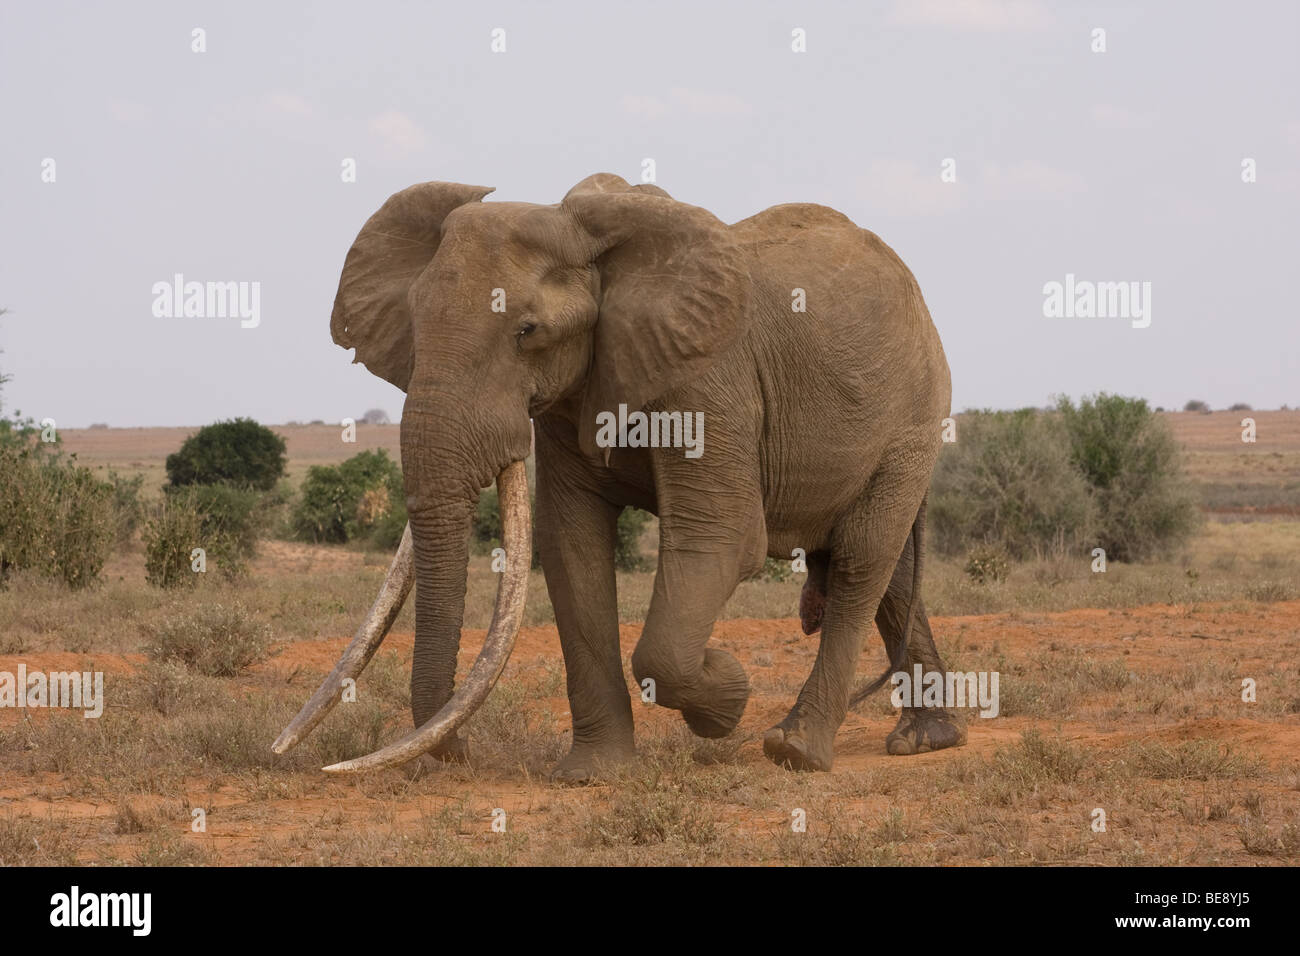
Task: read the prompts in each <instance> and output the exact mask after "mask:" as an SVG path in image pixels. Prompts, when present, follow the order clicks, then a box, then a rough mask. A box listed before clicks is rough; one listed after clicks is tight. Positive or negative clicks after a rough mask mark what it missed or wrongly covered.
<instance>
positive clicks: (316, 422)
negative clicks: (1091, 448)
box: [56, 395, 1300, 431]
mask: <svg viewBox="0 0 1300 956" xmlns="http://www.w3.org/2000/svg"><path fill="white" fill-rule="evenodd" d="M1126 397H1127V398H1141V396H1140V395H1130V396H1126ZM1071 398H1072V399H1073V400H1074V401H1076V402H1077V401H1078V399H1077V398H1075V397H1074V396H1071ZM1147 405H1148V406H1149V407H1150V408H1151V409H1152V410H1153V411H1156V412H1159V413H1161V414H1165V415H1171V414H1178V415H1212V414H1218V413H1221V412H1232V411H1251V412H1300V406H1296V407H1286V408H1256V407H1251V408H1249V409H1235V410H1234V409H1231V408H1214V407H1211V408H1210V409H1209V411H1187V410H1184V409H1182V408H1166V407H1163V406H1156V405H1152V404H1151V403H1150V402H1149V401H1148V402H1147ZM1025 408H1033V409H1037V410H1039V411H1050V410H1051V406H1048V405H1020V406H1017V407H1015V408H963V409H960V410H957V411H954V412H953V415H967V414H970V413H972V412H1016V411H1020V410H1021V409H1025ZM246 417H248V416H243V415H231V416H226V417H223V418H214V419H213V420H212V421H210V422H198V423H195V422H190V423H188V424H183V425H115V424H113V423H112V422H92V423H91V424H89V425H64V424H63V423H61V422H56V427H57V429H58V430H59V431H90V430H92V429H95V430H102V429H107V430H110V431H111V430H114V429H117V430H121V431H127V430H129V429H139V430H144V429H150V428H169V429H182V428H204V427H206V426H208V425H212V424H214V423H216V422H219V421H229V420H230V419H232V418H246ZM389 418H390V420H389V421H388V422H385V423H380V424H373V423H371V424H367V423H363V422H362V421H361V420H360V419H359V418H355V416H354V419H355V421H356V425H357V428H359V429H360V428H398V427H400V426H401V419H400V417H399V416H392V415H390V416H389ZM254 420H255V421H257V423H258V424H259V425H265V426H266V427H267V428H339V427H342V419H339V421H337V422H335V421H327V420H325V419H311V420H302V419H290V420H289V421H285V422H274V421H261V420H260V419H254Z"/></svg>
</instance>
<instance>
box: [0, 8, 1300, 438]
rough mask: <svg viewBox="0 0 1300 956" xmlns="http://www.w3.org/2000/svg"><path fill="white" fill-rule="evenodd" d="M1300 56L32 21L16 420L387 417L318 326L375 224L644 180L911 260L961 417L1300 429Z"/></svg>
mask: <svg viewBox="0 0 1300 956" xmlns="http://www.w3.org/2000/svg"><path fill="white" fill-rule="evenodd" d="M195 30H200V31H202V33H201V34H199V35H197V38H196V34H195V32H194V31H195ZM494 31H502V32H495V33H494ZM1098 31H1101V32H1098ZM1297 36H1300V4H1294V3H1290V2H1275V3H1264V2H1245V3H1228V2H1224V3H1196V2H1188V3H1176V2H1169V3H1156V2H1146V3H1143V2H1137V3H1114V4H1094V3H1071V4H1068V5H1067V4H1057V3H1048V2H1042V3H1040V2H1035V0H1006V2H996V0H968V2H948V0H916V2H910V3H904V2H899V3H894V2H877V3H854V2H809V0H798V2H791V3H762V2H747V3H704V2H699V0H693V2H689V3H675V2H669V0H660V2H656V3H653V4H641V3H635V4H634V3H623V2H619V0H602V2H597V3H563V2H555V3H545V4H542V3H532V2H518V3H469V2H459V3H427V2H426V3H410V4H407V3H392V2H385V0H367V2H365V3H356V2H320V3H312V4H310V5H307V4H301V5H291V4H267V3H241V2H235V3H231V2H221V3H218V2H208V3H183V2H182V3H162V2H159V3H134V2H123V3H114V4H91V3H73V4H64V3H58V2H46V0H39V2H37V0H7V2H6V3H5V4H4V5H3V7H0V307H4V308H8V309H9V310H10V311H9V314H8V315H5V316H4V317H3V318H0V350H3V355H0V372H3V373H5V374H7V375H10V376H12V381H10V382H9V383H7V384H6V385H5V386H4V391H3V394H2V395H0V398H2V399H3V403H4V411H5V412H6V413H11V412H13V411H14V410H15V409H21V411H22V413H23V415H24V416H29V415H30V416H32V417H34V418H36V419H38V420H39V419H42V418H46V417H49V418H53V419H54V420H55V421H56V422H57V424H58V425H59V426H61V427H84V426H87V425H89V424H91V423H98V422H104V423H107V424H110V425H113V426H161V425H199V424H204V423H207V422H211V421H216V420H218V419H225V418H232V417H235V416H245V415H246V416H251V417H253V418H256V419H258V420H259V421H262V422H266V423H273V424H275V423H284V422H287V421H294V420H298V421H309V420H313V419H322V420H325V421H339V420H341V419H342V418H344V417H359V416H360V415H361V414H362V413H363V412H364V411H365V410H366V409H369V408H373V407H378V408H383V409H385V410H387V411H388V413H389V414H390V415H391V416H392V417H393V419H394V420H396V419H397V418H398V416H399V415H400V413H401V407H402V398H403V396H402V394H401V392H400V391H398V390H397V389H396V388H394V387H393V386H391V385H388V384H387V383H385V382H383V381H381V380H379V379H377V378H375V377H374V376H372V375H370V374H369V373H368V372H367V371H366V370H365V369H364V368H363V367H362V366H360V365H351V364H349V363H350V361H351V353H350V352H348V351H345V350H343V349H341V348H339V347H338V346H336V345H334V344H333V342H332V341H331V340H330V333H329V316H330V311H331V308H332V303H333V299H334V293H335V291H336V288H337V285H338V275H339V270H340V268H341V267H342V264H343V258H344V256H345V254H346V253H347V250H348V247H349V246H350V245H351V243H352V240H353V238H354V237H355V235H356V233H357V231H358V230H359V229H360V227H361V225H362V224H363V223H364V222H365V220H366V218H367V217H369V216H370V214H371V213H372V212H374V211H375V209H377V208H378V207H379V205H380V204H382V202H383V201H384V199H385V198H387V197H388V196H389V195H390V194H392V193H394V192H396V191H398V190H400V189H402V188H405V187H406V186H409V185H411V184H413V183H417V182H424V181H428V180H446V181H454V182H463V183H472V184H481V185H486V186H495V187H496V190H497V191H496V192H495V193H494V194H493V195H492V196H491V197H489V200H488V201H492V200H523V201H529V202H540V203H552V202H558V201H559V200H560V199H561V198H562V197H563V195H564V194H565V192H567V191H568V189H569V188H570V187H571V186H572V185H574V184H575V183H577V182H578V181H579V180H581V179H583V178H585V177H586V176H588V175H590V174H592V173H595V172H613V173H617V174H619V175H621V176H623V177H624V178H626V179H628V180H629V181H631V182H637V181H641V179H642V176H643V171H644V169H645V168H646V167H645V160H647V159H650V160H653V166H654V176H655V181H656V182H657V183H658V184H659V185H660V186H662V187H663V188H665V189H666V190H668V192H670V193H671V194H672V195H673V196H674V197H675V198H677V199H680V200H682V201H684V202H689V203H693V204H695V205H699V206H703V207H705V208H707V209H709V210H710V211H711V212H713V213H714V214H715V215H717V216H718V217H720V218H721V219H723V220H724V221H726V222H735V221H738V220H740V219H743V218H746V217H747V216H750V215H752V214H754V213H756V212H758V211H760V210H762V209H765V208H767V207H768V206H772V205H776V204H779V203H786V202H815V203H822V204H825V205H828V206H831V207H833V208H835V209H838V210H840V211H841V212H843V213H845V214H846V215H848V216H849V217H850V218H851V219H853V220H854V221H855V222H856V223H858V224H859V225H860V226H862V227H864V228H867V229H870V230H872V231H873V232H875V233H877V234H878V235H879V236H880V237H881V238H883V239H884V240H885V241H886V242H887V243H889V244H890V245H891V246H893V248H894V249H895V250H896V251H897V252H898V253H899V255H900V256H901V257H902V258H903V260H904V261H905V262H906V263H907V264H908V265H909V267H910V268H911V269H912V271H913V273H914V274H915V275H916V277H917V280H918V281H919V283H920V286H921V290H922V292H923V294H924V296H925V299H926V302H927V304H928V306H929V309H930V312H931V315H932V316H933V318H934V321H935V324H936V326H937V327H938V329H939V333H940V335H941V337H942V339H943V342H944V347H945V350H946V352H947V356H948V363H949V365H950V367H951V369H952V379H953V407H954V409H956V410H960V409H963V408H1014V407H1021V406H1026V405H1044V404H1047V403H1048V402H1049V401H1050V400H1051V399H1052V397H1053V396H1056V395H1068V396H1071V397H1075V398H1078V397H1079V396H1081V395H1084V394H1093V393H1096V392H1100V391H1106V392H1114V393H1120V394H1124V395H1137V396H1142V397H1145V398H1146V399H1148V400H1149V401H1150V402H1151V404H1152V405H1157V406H1164V407H1168V408H1173V407H1182V405H1183V403H1184V402H1186V401H1187V400H1189V399H1193V398H1195V399H1202V400H1205V401H1208V402H1209V403H1210V404H1211V405H1212V406H1214V407H1216V408H1218V407H1226V406H1227V405H1228V404H1230V403H1233V402H1247V403H1250V404H1252V405H1253V406H1254V407H1255V408H1276V407H1278V406H1280V405H1282V404H1288V405H1290V406H1292V407H1296V406H1300V321H1298V320H1300V315H1297V308H1296V296H1295V292H1294V282H1295V277H1296V275H1297V252H1298V251H1300V238H1298V233H1297V226H1298V224H1300V58H1298V57H1297V56H1296V55H1295V49H1294V47H1295V41H1296V37H1297ZM200 40H201V41H202V42H201V43H200ZM503 42H504V51H499V52H498V51H494V50H493V46H494V43H495V45H496V46H497V47H498V48H499V47H500V46H501V45H502V43H503ZM196 46H202V47H203V50H202V51H201V52H198V51H196V49H195V47H196ZM800 46H802V47H803V49H802V50H796V47H800ZM348 161H351V162H352V163H354V164H355V181H345V179H347V178H348V177H346V176H345V175H344V166H345V163H346V162H348ZM177 274H180V275H182V276H183V277H184V281H186V282H190V281H197V282H205V283H206V282H236V283H245V284H246V285H244V286H243V288H244V290H245V291H246V292H248V293H250V294H251V290H252V289H253V288H254V285H253V284H254V283H256V289H257V292H258V310H257V320H256V324H253V323H252V321H251V320H243V321H241V319H240V318H239V317H238V315H229V316H225V317H223V316H219V315H209V316H206V317H186V316H185V315H184V314H183V310H180V311H176V310H173V311H174V312H175V314H172V312H171V311H169V310H168V307H167V305H166V303H162V304H161V305H160V303H159V301H158V300H159V297H160V295H161V293H159V292H158V291H157V288H158V286H159V284H160V283H161V284H162V285H163V286H170V285H171V284H172V283H173V281H174V276H176V275H177ZM1067 276H1070V277H1073V278H1072V279H1069V280H1067ZM1052 283H1059V284H1060V288H1061V289H1069V290H1070V291H1069V293H1068V294H1069V295H1070V298H1071V304H1072V305H1074V304H1077V305H1078V306H1079V308H1078V309H1075V308H1070V309H1067V310H1066V314H1064V315H1062V314H1060V310H1059V309H1057V310H1053V309H1052V308H1050V307H1048V305H1047V301H1048V299H1049V298H1050V296H1049V293H1048V291H1047V290H1048V289H1050V288H1051V284H1052ZM1067 283H1068V285H1067ZM1090 283H1136V285H1135V286H1131V287H1130V286H1126V287H1125V288H1131V289H1132V291H1133V293H1134V295H1133V297H1132V299H1131V301H1130V303H1129V311H1128V312H1123V311H1120V312H1119V314H1114V313H1115V312H1116V311H1117V308H1113V309H1111V310H1109V311H1110V312H1111V313H1112V314H1104V313H1106V312H1107V310H1106V309H1099V308H1094V310H1093V311H1094V313H1095V312H1097V311H1100V312H1102V313H1103V314H1091V315H1090V314H1088V307H1087V304H1086V302H1085V301H1083V300H1082V299H1080V300H1078V301H1077V302H1076V301H1075V299H1074V295H1079V294H1082V293H1079V292H1078V291H1077V290H1079V289H1081V288H1083V284H1090ZM1114 288H1116V287H1112V291H1113V289H1114ZM1105 301H1107V300H1106V297H1105V296H1101V297H1098V299H1097V302H1098V303H1101V302H1105ZM1121 304H1122V303H1120V302H1119V300H1118V299H1115V300H1114V301H1113V302H1110V305H1112V306H1118V305H1121ZM1139 305H1140V306H1141V308H1140V309H1139V308H1138V306H1139ZM160 313H161V314H160ZM1071 313H1075V314H1071ZM1078 313H1082V314H1078ZM1139 313H1140V314H1139ZM246 326H247V327H246Z"/></svg>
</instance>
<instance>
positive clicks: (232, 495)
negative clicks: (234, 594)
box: [171, 485, 263, 576]
mask: <svg viewBox="0 0 1300 956" xmlns="http://www.w3.org/2000/svg"><path fill="white" fill-rule="evenodd" d="M171 493H172V494H188V495H189V496H190V498H191V500H192V501H193V502H194V505H195V507H196V508H197V509H198V511H199V514H201V515H202V516H203V521H202V534H203V540H204V541H206V542H208V557H210V558H211V557H215V558H216V559H217V563H218V564H219V565H220V566H221V568H222V571H223V572H224V573H226V574H227V575H228V576H234V575H237V574H242V573H243V571H244V569H245V568H246V566H247V563H248V560H249V559H250V558H252V557H253V556H254V555H256V553H257V538H258V533H259V531H260V529H261V509H262V501H263V496H262V495H260V494H258V493H257V492H256V491H253V490H251V489H248V488H235V487H232V486H230V485H196V486H194V487H193V488H189V489H183V490H181V489H178V490H176V491H173V492H171Z"/></svg>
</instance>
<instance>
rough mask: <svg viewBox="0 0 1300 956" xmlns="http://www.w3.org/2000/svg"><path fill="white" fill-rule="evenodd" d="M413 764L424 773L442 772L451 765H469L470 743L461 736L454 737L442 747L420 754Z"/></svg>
mask: <svg viewBox="0 0 1300 956" xmlns="http://www.w3.org/2000/svg"><path fill="white" fill-rule="evenodd" d="M413 763H414V766H416V767H418V768H419V770H420V772H422V773H423V772H428V771H434V772H436V771H439V770H442V769H443V768H444V767H445V766H446V765H447V764H449V763H469V741H467V740H466V739H465V738H464V737H460V736H455V737H452V738H451V739H450V740H447V741H444V742H443V743H442V746H440V747H435V748H434V749H433V750H430V751H429V752H428V753H422V754H420V756H419V757H417V758H415V760H414V762H413Z"/></svg>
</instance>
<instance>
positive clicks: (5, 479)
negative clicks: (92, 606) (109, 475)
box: [0, 444, 118, 589]
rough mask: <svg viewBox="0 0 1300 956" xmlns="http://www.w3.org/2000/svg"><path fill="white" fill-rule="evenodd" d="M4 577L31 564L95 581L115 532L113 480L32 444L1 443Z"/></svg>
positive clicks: (72, 581) (78, 581) (0, 567)
mask: <svg viewBox="0 0 1300 956" xmlns="http://www.w3.org/2000/svg"><path fill="white" fill-rule="evenodd" d="M0 488H2V489H4V490H3V493H2V494H0V578H2V577H3V576H4V575H5V574H7V573H8V572H9V571H10V570H11V569H19V570H22V569H28V568H30V569H33V570H35V571H36V572H37V573H39V574H41V575H44V576H46V577H52V578H59V579H61V580H62V581H63V582H64V583H66V584H67V585H68V587H70V588H74V589H75V588H82V587H85V586H86V585H88V584H90V583H91V582H92V581H94V580H95V579H96V578H97V577H98V576H99V573H100V571H101V570H102V569H103V567H104V562H105V560H107V558H108V554H109V551H110V550H111V548H112V546H113V542H114V541H115V540H116V538H117V533H118V523H117V514H116V512H115V510H114V506H113V486H112V485H111V484H109V483H108V482H104V481H100V480H99V479H98V478H96V477H95V475H94V473H93V472H91V471H90V469H88V468H82V467H80V466H78V465H76V464H75V463H74V462H72V461H69V460H67V459H64V458H59V457H47V456H46V455H44V454H42V453H41V452H40V451H39V450H38V449H36V448H33V447H31V446H29V447H27V448H26V449H23V448H21V447H20V446H19V445H18V444H14V445H8V446H5V445H0Z"/></svg>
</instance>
